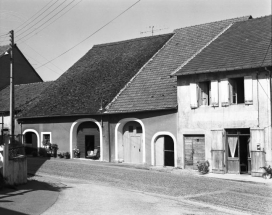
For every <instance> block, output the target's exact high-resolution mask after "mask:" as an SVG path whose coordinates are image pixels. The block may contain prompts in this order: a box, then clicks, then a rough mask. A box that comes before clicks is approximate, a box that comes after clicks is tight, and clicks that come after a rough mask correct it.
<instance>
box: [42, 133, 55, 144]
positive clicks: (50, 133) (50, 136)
mask: <svg viewBox="0 0 272 215" xmlns="http://www.w3.org/2000/svg"><path fill="white" fill-rule="evenodd" d="M44 134H50V143H52V132H41V145H42V144H43V135H44Z"/></svg>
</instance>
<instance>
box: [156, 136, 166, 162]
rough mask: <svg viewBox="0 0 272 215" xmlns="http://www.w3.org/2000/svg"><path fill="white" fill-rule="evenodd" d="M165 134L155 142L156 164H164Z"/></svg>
mask: <svg viewBox="0 0 272 215" xmlns="http://www.w3.org/2000/svg"><path fill="white" fill-rule="evenodd" d="M163 152H164V136H159V137H158V139H157V140H156V143H155V166H164V153H163Z"/></svg>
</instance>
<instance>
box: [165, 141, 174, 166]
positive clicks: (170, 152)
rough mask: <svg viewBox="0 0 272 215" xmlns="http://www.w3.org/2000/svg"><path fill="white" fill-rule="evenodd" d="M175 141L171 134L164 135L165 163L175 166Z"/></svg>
mask: <svg viewBox="0 0 272 215" xmlns="http://www.w3.org/2000/svg"><path fill="white" fill-rule="evenodd" d="M174 160H175V156H174V141H173V139H172V138H171V137H169V136H164V165H165V166H175V162H174Z"/></svg>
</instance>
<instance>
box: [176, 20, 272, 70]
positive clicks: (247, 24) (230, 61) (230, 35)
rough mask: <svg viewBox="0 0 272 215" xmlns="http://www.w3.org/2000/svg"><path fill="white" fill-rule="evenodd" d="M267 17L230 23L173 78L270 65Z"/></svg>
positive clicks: (269, 33)
mask: <svg viewBox="0 0 272 215" xmlns="http://www.w3.org/2000/svg"><path fill="white" fill-rule="evenodd" d="M271 18H272V16H266V17H261V18H256V19H250V20H247V21H241V22H236V23H234V24H233V25H232V26H231V27H230V28H229V29H228V30H226V31H225V33H224V34H222V35H220V36H219V37H218V38H217V39H216V40H214V41H213V42H212V43H211V44H210V45H209V46H207V47H206V48H205V49H203V50H202V51H201V52H200V53H199V54H198V55H196V56H195V58H193V59H192V60H191V61H189V62H188V63H187V64H186V65H184V66H183V67H182V68H181V69H180V70H179V71H178V72H177V73H176V75H186V74H192V73H193V74H195V73H205V72H218V71H226V70H236V69H246V68H258V67H260V66H261V65H262V66H271V65H272V59H271V49H272V48H271V38H272V37H271V30H272V29H271ZM268 48H269V49H268Z"/></svg>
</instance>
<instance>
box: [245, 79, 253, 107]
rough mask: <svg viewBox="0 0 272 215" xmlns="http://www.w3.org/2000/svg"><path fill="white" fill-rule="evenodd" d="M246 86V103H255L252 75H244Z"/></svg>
mask: <svg viewBox="0 0 272 215" xmlns="http://www.w3.org/2000/svg"><path fill="white" fill-rule="evenodd" d="M244 86H245V104H246V105H252V104H253V87H252V77H251V76H245V77H244Z"/></svg>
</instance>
